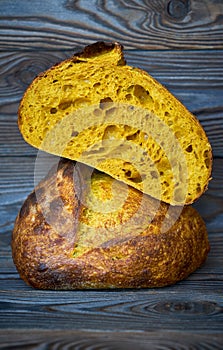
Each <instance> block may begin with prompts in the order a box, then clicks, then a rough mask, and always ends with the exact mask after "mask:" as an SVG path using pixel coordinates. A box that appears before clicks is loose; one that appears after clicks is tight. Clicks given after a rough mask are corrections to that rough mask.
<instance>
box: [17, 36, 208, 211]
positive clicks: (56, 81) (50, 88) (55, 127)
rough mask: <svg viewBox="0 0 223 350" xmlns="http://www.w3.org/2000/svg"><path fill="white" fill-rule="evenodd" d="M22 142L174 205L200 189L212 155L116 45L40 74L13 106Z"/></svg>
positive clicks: (172, 102) (190, 120)
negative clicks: (17, 114) (16, 107)
mask: <svg viewBox="0 0 223 350" xmlns="http://www.w3.org/2000/svg"><path fill="white" fill-rule="evenodd" d="M18 125H19V129H20V131H21V133H22V135H23V137H24V139H25V140H26V141H27V142H28V143H29V144H31V145H32V146H34V147H37V148H38V149H42V150H44V151H46V152H49V153H52V154H55V155H59V156H63V157H66V158H69V159H72V160H78V161H80V162H82V163H85V164H88V165H90V166H93V167H95V168H97V169H98V170H101V171H103V172H105V173H107V174H109V175H111V176H112V177H114V178H116V179H119V180H121V181H123V182H124V183H126V184H128V185H131V186H132V187H134V188H136V189H138V190H140V191H142V192H144V193H147V194H149V195H151V196H152V197H154V198H157V199H160V200H162V201H164V202H166V203H170V204H173V205H182V204H190V203H193V202H194V201H195V200H196V199H197V198H198V197H199V196H200V195H201V194H202V193H203V192H204V191H205V190H206V188H207V185H208V181H209V179H210V176H211V167H212V155H211V146H210V144H209V142H208V139H207V136H206V134H205V132H204V130H203V128H202V126H201V125H200V123H199V122H198V120H197V119H196V118H195V117H194V116H193V115H192V114H191V113H190V112H189V111H188V110H187V109H186V108H185V107H184V106H183V105H182V104H181V103H180V102H179V101H178V100H177V99H176V98H175V97H174V96H173V95H172V94H171V93H170V92H169V91H167V89H166V88H165V87H163V86H162V85H161V84H160V83H158V82H157V81H156V80H155V79H154V78H152V77H151V76H150V75H149V74H147V73H146V72H145V71H142V70H140V69H137V68H135V67H130V66H128V65H126V64H125V60H124V57H123V52H122V47H121V45H120V44H118V43H112V44H105V43H102V42H100V43H96V44H93V45H90V46H87V47H86V48H85V49H84V51H83V52H81V53H78V54H76V55H74V56H73V57H71V58H70V59H68V60H66V61H63V62H61V63H59V64H57V65H55V66H54V67H52V68H51V69H49V70H47V71H46V72H44V73H42V74H40V75H39V76H38V77H37V78H36V79H35V80H34V81H33V82H32V84H31V85H30V86H29V88H28V89H27V91H26V92H25V94H24V97H23V99H22V101H21V104H20V108H19V118H18Z"/></svg>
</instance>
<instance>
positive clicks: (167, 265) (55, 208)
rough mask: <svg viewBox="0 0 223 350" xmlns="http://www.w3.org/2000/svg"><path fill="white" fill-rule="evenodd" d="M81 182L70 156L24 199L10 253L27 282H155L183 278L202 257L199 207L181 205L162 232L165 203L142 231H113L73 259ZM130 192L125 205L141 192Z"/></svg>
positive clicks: (74, 285)
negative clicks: (103, 241) (118, 234)
mask: <svg viewBox="0 0 223 350" xmlns="http://www.w3.org/2000/svg"><path fill="white" fill-rule="evenodd" d="M54 176H56V189H55V177H54ZM121 186H122V185H121ZM82 189H83V184H82V180H81V173H79V172H78V171H77V170H76V167H75V170H74V163H73V162H72V161H67V160H63V161H62V162H61V163H60V164H59V168H58V170H57V172H56V175H55V169H54V171H51V173H50V175H49V176H48V177H47V178H46V179H45V180H43V181H42V182H41V183H40V184H39V185H38V186H37V188H36V189H35V191H34V192H32V193H31V194H30V195H29V196H28V198H27V200H26V201H25V202H24V204H23V206H22V208H21V210H20V213H19V215H18V217H17V219H16V222H15V227H14V231H13V237H12V254H13V259H14V263H15V265H16V267H17V269H18V271H19V273H20V275H21V277H22V278H23V279H24V281H26V282H27V283H28V284H29V285H31V286H33V287H36V288H42V289H87V288H145V287H160V286H165V285H169V284H173V283H176V282H177V281H180V280H182V279H185V278H186V277H187V276H188V275H189V274H190V273H192V272H193V271H195V270H196V269H197V268H198V267H200V266H201V264H202V263H203V262H204V261H205V259H206V257H207V254H208V251H209V243H208V237H207V232H206V228H205V224H204V222H203V220H202V219H201V217H200V216H199V214H198V213H197V212H196V210H195V209H193V208H192V207H190V206H187V207H185V208H184V209H183V211H182V213H181V216H180V217H179V218H178V220H177V221H176V222H175V224H174V225H173V226H172V227H171V229H169V230H168V231H167V232H164V233H161V232H160V228H161V225H162V222H163V220H164V218H165V214H166V212H167V210H168V205H166V204H164V203H161V204H160V206H159V210H158V212H157V213H156V215H155V218H154V220H153V222H152V224H151V225H149V226H148V227H147V229H145V230H144V231H143V232H142V233H141V234H136V235H134V232H133V234H132V236H131V237H130V238H128V237H126V239H125V237H124V239H123V237H122V238H120V239H119V237H117V238H116V240H115V243H114V241H113V242H111V241H108V242H106V244H103V245H99V246H95V247H93V248H92V249H88V251H87V252H85V253H84V254H82V255H81V256H79V257H76V258H75V257H74V256H73V251H74V246H75V244H76V243H77V236H76V233H77V224H78V220H80V219H81V204H80V197H81V196H83V191H82ZM129 191H130V192H129V197H130V198H129V199H128V200H129V202H127V204H126V206H127V207H126V208H125V210H128V207H129V206H131V205H133V204H134V205H135V202H136V201H137V200H140V198H141V193H140V192H138V191H137V190H135V189H132V188H129ZM61 201H62V203H64V206H66V214H65V213H64V211H63V206H61V205H60V204H61ZM131 203H132V204H131ZM154 203H155V201H154V200H153V199H151V198H150V197H148V196H146V202H145V205H144V207H143V209H142V211H143V212H144V215H148V214H149V213H151V212H152V211H153V210H154ZM43 208H44V210H43ZM125 212H126V211H125ZM43 213H44V215H43ZM123 214H124V211H123ZM139 215H140V217H138V218H137V217H136V220H140V218H141V217H142V213H139ZM47 221H48V222H47ZM50 222H51V223H53V227H52V225H51V224H50Z"/></svg>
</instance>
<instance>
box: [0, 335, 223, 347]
mask: <svg viewBox="0 0 223 350" xmlns="http://www.w3.org/2000/svg"><path fill="white" fill-rule="evenodd" d="M0 341H1V344H0V349H7V350H9V349H11V350H13V349H15V347H16V349H18V350H19V349H21V350H23V349H26V350H34V349H36V350H45V349H49V350H54V349H60V350H70V349H75V350H96V349H101V350H135V349H137V350H148V349H149V350H150V349H151V350H160V349H162V350H185V349H191V350H192V349H196V350H204V349H205V350H221V349H222V336H221V335H219V334H213V335H212V337H211V338H210V336H209V335H204V334H193V333H189V334H186V335H182V337H179V334H178V333H177V332H159V331H153V332H139V333H137V332H131V333H128V332H120V331H116V332H113V333H110V332H106V333H105V332H104V333H103V332H97V333H94V332H90V331H75V332H73V331H63V332H61V331H58V330H55V331H54V332H53V335H52V333H51V332H49V331H42V330H41V331H39V330H38V331H36V330H33V331H32V338H31V337H30V334H29V332H25V331H23V330H19V331H7V332H0Z"/></svg>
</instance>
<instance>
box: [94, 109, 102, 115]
mask: <svg viewBox="0 0 223 350" xmlns="http://www.w3.org/2000/svg"><path fill="white" fill-rule="evenodd" d="M93 113H94V115H95V116H96V117H99V116H100V115H101V113H102V111H101V110H100V109H99V108H96V109H95V110H94V112H93Z"/></svg>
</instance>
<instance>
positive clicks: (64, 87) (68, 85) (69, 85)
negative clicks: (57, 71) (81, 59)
mask: <svg viewBox="0 0 223 350" xmlns="http://www.w3.org/2000/svg"><path fill="white" fill-rule="evenodd" d="M72 88H73V85H72V84H65V85H64V86H63V91H67V90H71V89H72Z"/></svg>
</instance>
